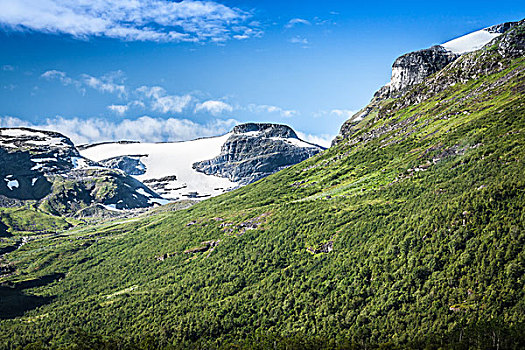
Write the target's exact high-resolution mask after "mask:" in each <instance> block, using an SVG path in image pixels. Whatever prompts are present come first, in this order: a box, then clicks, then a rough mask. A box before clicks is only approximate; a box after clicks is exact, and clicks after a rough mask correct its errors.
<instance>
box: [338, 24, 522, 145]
mask: <svg viewBox="0 0 525 350" xmlns="http://www.w3.org/2000/svg"><path fill="white" fill-rule="evenodd" d="M524 28H525V20H521V21H519V22H508V23H503V24H499V25H495V26H492V27H489V28H486V29H484V30H485V31H487V32H489V33H498V34H502V35H500V36H498V37H497V38H495V39H493V40H492V41H490V42H489V43H488V44H486V45H485V46H484V47H483V48H482V49H480V50H477V51H480V52H481V54H480V55H475V54H474V52H465V53H462V54H455V53H453V52H451V51H448V50H446V49H445V48H444V47H442V46H439V45H438V46H433V47H431V48H429V49H425V50H420V51H415V52H411V53H408V54H405V55H403V56H401V57H399V58H397V59H396V60H395V62H394V64H393V65H392V78H391V81H390V83H388V84H387V85H385V86H383V87H382V88H381V89H379V90H378V91H377V92H376V93H375V95H374V97H373V99H372V101H370V103H369V104H368V105H367V106H366V107H365V108H363V109H362V110H361V111H359V112H358V113H356V114H355V115H354V116H352V118H350V119H349V120H347V121H346V122H345V123H344V124H343V125H342V127H341V130H340V132H339V135H338V136H337V137H336V138H335V139H334V140H333V141H332V145H335V144H337V143H338V142H341V141H342V140H345V139H347V138H348V137H350V136H351V135H352V134H353V133H354V132H356V131H357V130H358V127H356V125H357V124H358V123H357V122H358V121H360V120H361V119H363V118H366V117H367V116H369V115H374V118H375V119H377V118H379V119H380V118H381V117H382V116H381V105H382V103H383V102H384V101H385V100H386V99H389V98H398V97H403V103H404V106H407V105H412V104H416V103H420V102H421V101H423V100H424V99H426V98H428V96H431V95H434V94H436V93H438V92H440V91H443V90H444V89H446V88H448V87H449V86H451V85H452V84H457V83H465V82H467V81H468V80H470V79H476V78H477V77H479V76H482V75H486V74H490V73H493V72H496V71H501V70H502V69H504V67H505V65H501V62H500V61H501V60H500V58H506V59H509V58H510V59H512V58H517V57H521V56H523V55H525V29H524ZM477 51H476V52H477ZM493 55H498V56H497V57H492V56H493ZM421 83H424V87H425V89H422V86H420V85H419V84H421ZM423 90H425V91H424V92H423ZM396 107H399V106H396Z"/></svg>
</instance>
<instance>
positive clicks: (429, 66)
mask: <svg viewBox="0 0 525 350" xmlns="http://www.w3.org/2000/svg"><path fill="white" fill-rule="evenodd" d="M516 25H518V22H507V23H503V24H499V25H495V26H491V27H488V28H485V29H482V30H478V31H476V32H473V33H470V34H467V35H464V36H461V37H459V38H457V39H454V40H451V41H448V42H446V43H444V44H441V45H436V46H432V47H431V48H428V49H423V50H419V51H414V52H410V53H407V54H405V55H402V56H400V57H398V58H397V59H396V60H395V61H394V63H393V65H392V78H391V80H390V82H389V83H388V84H386V85H385V86H384V87H382V88H381V89H380V90H379V91H378V92H376V94H375V100H378V99H379V100H384V99H387V98H391V97H397V96H400V95H402V94H403V93H404V92H406V91H407V90H408V89H410V87H411V86H413V85H417V84H419V83H421V82H423V80H424V79H425V78H427V77H428V76H430V75H432V74H434V73H436V72H438V71H440V70H441V69H443V68H444V67H445V66H447V65H448V64H449V63H451V62H453V61H455V60H456V59H457V58H458V57H460V56H461V55H462V54H465V53H469V52H472V51H475V50H478V49H480V48H482V47H483V46H485V45H486V44H488V43H489V42H490V41H491V40H493V39H494V38H497V37H498V36H500V35H501V34H503V33H505V32H506V31H507V30H509V29H511V28H513V27H514V26H516ZM372 102H374V101H372ZM368 107H370V106H368ZM368 107H367V108H365V110H364V111H361V112H360V113H358V114H356V115H355V116H354V117H353V118H352V119H355V118H363V117H364V116H365V115H366V114H367V111H368Z"/></svg>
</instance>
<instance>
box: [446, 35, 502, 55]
mask: <svg viewBox="0 0 525 350" xmlns="http://www.w3.org/2000/svg"><path fill="white" fill-rule="evenodd" d="M500 35H501V33H490V32H489V31H487V30H486V29H482V30H478V31H476V32H473V33H470V34H467V35H464V36H462V37H459V38H457V39H454V40H450V41H447V42H446V43H444V44H441V46H442V47H444V48H445V49H447V50H449V51H452V52H453V53H457V54H464V53H467V52H472V51H475V50H479V49H481V48H482V47H483V46H485V45H486V44H488V43H489V42H490V41H492V39H494V38H496V37H498V36H500Z"/></svg>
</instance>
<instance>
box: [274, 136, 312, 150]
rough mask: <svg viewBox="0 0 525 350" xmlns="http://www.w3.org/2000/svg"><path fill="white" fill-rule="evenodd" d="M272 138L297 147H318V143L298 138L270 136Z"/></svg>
mask: <svg viewBox="0 0 525 350" xmlns="http://www.w3.org/2000/svg"><path fill="white" fill-rule="evenodd" d="M270 139H272V140H274V141H283V142H286V143H288V144H290V145H293V146H296V147H306V148H317V146H316V145H313V144H311V143H308V142H305V141H302V140H299V139H296V138H292V137H289V138H284V137H270Z"/></svg>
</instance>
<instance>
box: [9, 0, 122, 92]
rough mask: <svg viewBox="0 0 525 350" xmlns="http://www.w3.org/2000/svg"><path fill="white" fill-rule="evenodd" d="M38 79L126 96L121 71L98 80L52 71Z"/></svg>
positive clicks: (82, 90)
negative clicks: (77, 77)
mask: <svg viewBox="0 0 525 350" xmlns="http://www.w3.org/2000/svg"><path fill="white" fill-rule="evenodd" d="M0 1H1V0H0ZM40 77H41V78H44V79H46V80H49V81H51V80H58V81H60V82H61V83H62V84H63V85H64V86H69V85H73V86H75V87H76V88H77V89H79V90H80V91H81V92H83V93H84V92H85V91H86V89H85V87H89V88H91V89H95V90H97V91H100V92H103V93H111V94H117V95H118V96H119V97H125V96H126V95H127V92H126V87H125V86H124V85H123V84H122V81H123V80H124V74H123V73H122V72H121V71H116V72H110V73H108V74H105V75H103V76H101V77H99V78H97V77H93V76H91V75H89V74H82V75H81V79H74V78H71V77H70V76H68V75H67V74H66V73H65V72H62V71H59V70H54V69H53V70H48V71H46V72H44V73H43V74H42V75H41V76H40Z"/></svg>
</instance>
